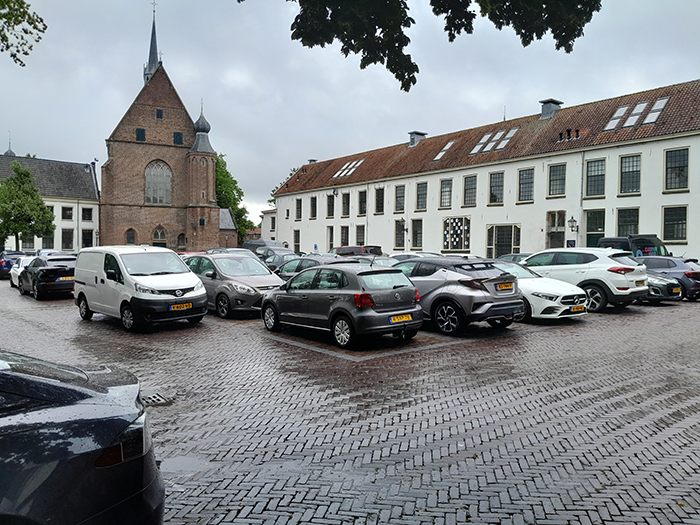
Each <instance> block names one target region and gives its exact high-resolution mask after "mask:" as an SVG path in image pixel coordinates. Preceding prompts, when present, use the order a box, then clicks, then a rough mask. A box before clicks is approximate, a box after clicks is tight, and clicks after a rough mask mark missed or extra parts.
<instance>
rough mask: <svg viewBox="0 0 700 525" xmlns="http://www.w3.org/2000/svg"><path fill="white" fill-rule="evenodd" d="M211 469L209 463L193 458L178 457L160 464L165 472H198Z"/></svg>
mask: <svg viewBox="0 0 700 525" xmlns="http://www.w3.org/2000/svg"><path fill="white" fill-rule="evenodd" d="M207 468H209V463H207V462H206V461H202V460H201V459H199V458H195V457H192V456H176V457H174V458H167V459H164V460H162V461H161V462H160V470H161V471H163V472H198V471H200V470H206V469H207Z"/></svg>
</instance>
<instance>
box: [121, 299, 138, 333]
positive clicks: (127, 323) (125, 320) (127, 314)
mask: <svg viewBox="0 0 700 525" xmlns="http://www.w3.org/2000/svg"><path fill="white" fill-rule="evenodd" d="M121 319H122V326H123V327H124V329H125V330H126V331H127V332H135V331H136V330H138V329H139V328H140V326H141V323H140V320H139V319H138V318H137V317H136V314H135V313H134V311H133V310H132V309H131V306H130V305H128V304H127V305H124V306H123V307H122V315H121Z"/></svg>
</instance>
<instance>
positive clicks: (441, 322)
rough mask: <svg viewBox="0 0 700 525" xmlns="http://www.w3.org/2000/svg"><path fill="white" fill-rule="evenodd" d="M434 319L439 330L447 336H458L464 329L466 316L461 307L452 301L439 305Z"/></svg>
mask: <svg viewBox="0 0 700 525" xmlns="http://www.w3.org/2000/svg"><path fill="white" fill-rule="evenodd" d="M433 319H434V320H435V325H436V326H437V328H438V330H440V332H442V333H443V334H445V335H455V334H458V333H459V332H460V331H461V330H462V328H463V327H464V316H463V315H462V312H461V311H460V310H459V307H458V306H457V305H456V304H454V303H453V302H451V301H444V302H442V303H440V304H438V305H437V306H436V307H435V313H434V315H433Z"/></svg>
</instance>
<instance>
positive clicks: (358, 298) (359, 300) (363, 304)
mask: <svg viewBox="0 0 700 525" xmlns="http://www.w3.org/2000/svg"><path fill="white" fill-rule="evenodd" d="M355 305H357V307H358V308H369V307H371V306H374V301H373V300H372V296H371V295H370V294H368V293H356V294H355Z"/></svg>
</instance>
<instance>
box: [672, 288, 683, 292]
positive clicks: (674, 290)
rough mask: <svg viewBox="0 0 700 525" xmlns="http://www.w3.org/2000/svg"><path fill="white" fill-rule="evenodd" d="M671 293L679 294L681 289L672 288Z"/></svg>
mask: <svg viewBox="0 0 700 525" xmlns="http://www.w3.org/2000/svg"><path fill="white" fill-rule="evenodd" d="M673 293H681V289H680V288H674V289H673Z"/></svg>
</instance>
